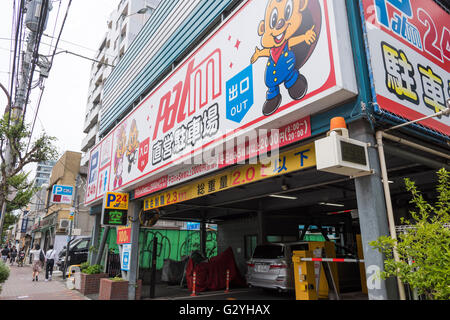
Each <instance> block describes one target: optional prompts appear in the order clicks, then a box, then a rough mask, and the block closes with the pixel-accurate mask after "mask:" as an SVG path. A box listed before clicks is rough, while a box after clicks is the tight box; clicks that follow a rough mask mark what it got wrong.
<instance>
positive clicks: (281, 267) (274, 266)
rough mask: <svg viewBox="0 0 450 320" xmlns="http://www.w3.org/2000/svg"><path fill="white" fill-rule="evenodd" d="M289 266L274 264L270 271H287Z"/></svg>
mask: <svg viewBox="0 0 450 320" xmlns="http://www.w3.org/2000/svg"><path fill="white" fill-rule="evenodd" d="M286 268H287V265H285V264H272V265H271V266H270V269H286Z"/></svg>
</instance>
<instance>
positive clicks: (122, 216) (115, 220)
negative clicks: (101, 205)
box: [102, 209, 128, 226]
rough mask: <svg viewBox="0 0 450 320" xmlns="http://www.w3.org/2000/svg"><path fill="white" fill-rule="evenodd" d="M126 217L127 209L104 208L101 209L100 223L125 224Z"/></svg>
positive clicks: (110, 224)
mask: <svg viewBox="0 0 450 320" xmlns="http://www.w3.org/2000/svg"><path fill="white" fill-rule="evenodd" d="M127 218H128V211H127V210H113V209H105V210H104V211H103V218H102V224H103V225H109V226H126V225H127Z"/></svg>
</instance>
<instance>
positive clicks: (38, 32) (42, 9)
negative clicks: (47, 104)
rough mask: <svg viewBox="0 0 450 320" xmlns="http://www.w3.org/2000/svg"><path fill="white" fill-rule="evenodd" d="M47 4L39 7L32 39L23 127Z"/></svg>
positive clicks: (44, 3) (47, 0) (23, 120)
mask: <svg viewBox="0 0 450 320" xmlns="http://www.w3.org/2000/svg"><path fill="white" fill-rule="evenodd" d="M48 5H49V0H44V2H43V5H42V6H41V8H40V9H41V10H40V13H39V23H38V30H37V32H36V34H37V36H36V39H34V41H35V42H34V49H33V55H32V61H31V72H30V74H29V79H28V90H27V95H26V99H25V103H24V108H23V113H22V124H21V126H22V127H23V125H24V122H25V115H26V112H27V104H28V99H29V98H30V93H31V83H32V81H33V74H34V71H35V69H36V65H37V62H38V59H39V45H40V42H41V37H42V33H43V32H44V25H45V21H46V20H47V15H48Z"/></svg>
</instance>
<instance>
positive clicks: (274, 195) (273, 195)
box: [269, 194, 298, 200]
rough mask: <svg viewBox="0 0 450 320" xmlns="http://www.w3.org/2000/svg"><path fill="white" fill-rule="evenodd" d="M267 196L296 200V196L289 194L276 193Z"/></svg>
mask: <svg viewBox="0 0 450 320" xmlns="http://www.w3.org/2000/svg"><path fill="white" fill-rule="evenodd" d="M269 197H272V198H280V199H289V200H297V199H298V198H297V197H291V196H282V195H278V194H271V195H270V196H269Z"/></svg>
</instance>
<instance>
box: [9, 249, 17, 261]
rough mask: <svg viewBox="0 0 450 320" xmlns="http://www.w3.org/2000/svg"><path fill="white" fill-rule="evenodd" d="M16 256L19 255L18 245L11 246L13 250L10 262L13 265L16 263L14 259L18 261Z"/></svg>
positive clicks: (10, 254)
mask: <svg viewBox="0 0 450 320" xmlns="http://www.w3.org/2000/svg"><path fill="white" fill-rule="evenodd" d="M16 257H17V249H16V246H13V247H12V248H11V251H10V252H9V263H10V264H11V265H14V261H16Z"/></svg>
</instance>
